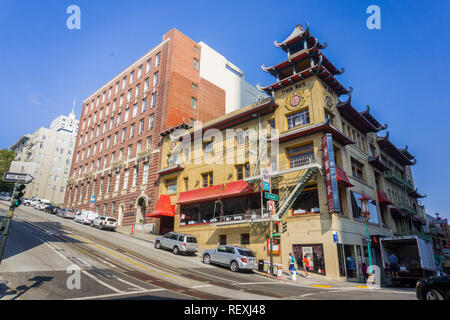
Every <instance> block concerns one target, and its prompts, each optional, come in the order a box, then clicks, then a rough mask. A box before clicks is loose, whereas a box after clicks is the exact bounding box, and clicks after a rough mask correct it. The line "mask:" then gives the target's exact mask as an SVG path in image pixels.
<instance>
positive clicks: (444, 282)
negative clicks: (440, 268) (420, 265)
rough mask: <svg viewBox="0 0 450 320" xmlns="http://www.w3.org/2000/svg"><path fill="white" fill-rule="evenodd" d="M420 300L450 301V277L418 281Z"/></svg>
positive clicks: (417, 294) (417, 292)
mask: <svg viewBox="0 0 450 320" xmlns="http://www.w3.org/2000/svg"><path fill="white" fill-rule="evenodd" d="M416 297H417V299H419V300H450V276H440V277H438V276H436V277H430V278H426V279H422V280H419V281H417V285H416Z"/></svg>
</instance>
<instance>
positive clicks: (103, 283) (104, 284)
mask: <svg viewBox="0 0 450 320" xmlns="http://www.w3.org/2000/svg"><path fill="white" fill-rule="evenodd" d="M81 272H82V273H84V274H85V275H87V276H88V277H91V278H92V279H94V280H95V281H97V282H98V283H100V284H101V285H103V286H105V287H107V288H108V289H111V290H112V291H115V292H117V293H123V291H120V290H119V289H117V288H114V287H113V286H110V285H109V284H107V283H105V282H103V281H102V280H100V279H97V277H95V276H93V275H92V274H90V273H89V272H87V271H85V270H82V271H81Z"/></svg>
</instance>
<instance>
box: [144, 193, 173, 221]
mask: <svg viewBox="0 0 450 320" xmlns="http://www.w3.org/2000/svg"><path fill="white" fill-rule="evenodd" d="M145 216H146V217H150V218H161V217H175V206H173V205H172V202H171V201H170V196H168V195H164V194H163V195H161V196H160V197H159V200H158V202H157V203H156V206H155V210H153V212H152V213H150V214H146V215H145Z"/></svg>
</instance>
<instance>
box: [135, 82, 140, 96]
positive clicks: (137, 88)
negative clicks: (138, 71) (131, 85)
mask: <svg viewBox="0 0 450 320" xmlns="http://www.w3.org/2000/svg"><path fill="white" fill-rule="evenodd" d="M140 91H141V85H140V84H138V85H137V86H136V92H135V95H134V97H135V98H137V97H139V94H140Z"/></svg>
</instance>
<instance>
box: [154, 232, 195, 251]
mask: <svg viewBox="0 0 450 320" xmlns="http://www.w3.org/2000/svg"><path fill="white" fill-rule="evenodd" d="M155 248H156V249H169V250H172V252H173V253H174V254H179V253H186V254H195V253H196V252H197V251H198V245H197V239H196V238H195V237H194V236H190V235H188V234H182V233H175V232H169V233H167V234H165V235H163V236H160V237H157V238H156V240H155Z"/></svg>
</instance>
